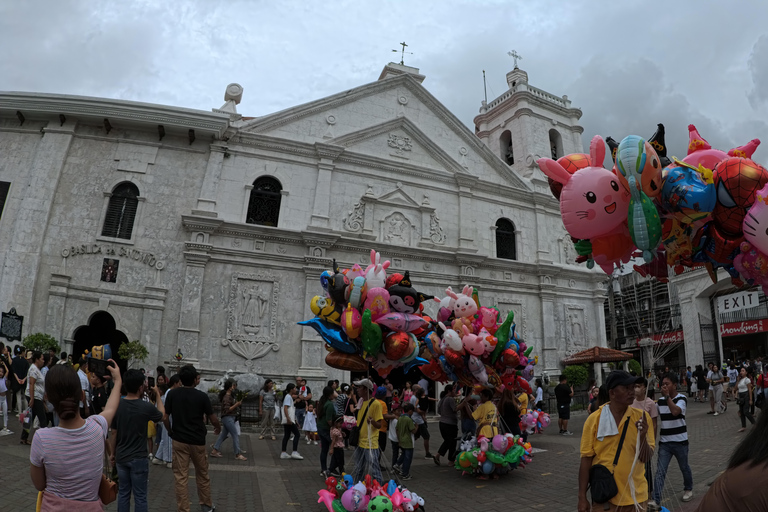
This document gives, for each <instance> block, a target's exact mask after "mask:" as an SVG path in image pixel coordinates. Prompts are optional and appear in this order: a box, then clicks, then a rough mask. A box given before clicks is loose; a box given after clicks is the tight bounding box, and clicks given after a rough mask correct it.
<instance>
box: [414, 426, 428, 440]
mask: <svg viewBox="0 0 768 512" xmlns="http://www.w3.org/2000/svg"><path fill="white" fill-rule="evenodd" d="M415 437H416V438H417V439H418V438H419V437H423V438H424V439H427V440H428V439H429V428H427V424H426V423H421V424H419V430H417V431H416V436H415Z"/></svg>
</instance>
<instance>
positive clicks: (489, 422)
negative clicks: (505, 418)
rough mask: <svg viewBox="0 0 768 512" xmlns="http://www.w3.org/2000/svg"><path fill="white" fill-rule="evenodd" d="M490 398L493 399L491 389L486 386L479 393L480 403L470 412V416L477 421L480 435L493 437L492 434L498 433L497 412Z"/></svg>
mask: <svg viewBox="0 0 768 512" xmlns="http://www.w3.org/2000/svg"><path fill="white" fill-rule="evenodd" d="M491 400H493V391H491V390H490V389H487V388H486V389H483V391H482V392H481V393H480V405H478V406H477V409H475V410H474V412H473V413H472V417H473V418H474V419H475V421H477V427H478V428H479V429H480V435H481V436H485V437H487V438H488V439H493V436H495V435H496V434H498V433H499V429H498V428H497V427H498V418H499V413H498V411H497V410H496V406H495V405H494V404H493V402H492V401H491Z"/></svg>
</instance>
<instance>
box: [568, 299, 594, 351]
mask: <svg viewBox="0 0 768 512" xmlns="http://www.w3.org/2000/svg"><path fill="white" fill-rule="evenodd" d="M565 320H566V322H565V326H566V331H565V339H566V341H567V346H566V352H567V353H568V354H573V353H575V352H579V351H581V350H584V349H585V348H586V347H587V333H588V332H591V331H590V329H589V325H588V320H587V316H586V314H585V312H584V306H581V305H578V304H566V305H565Z"/></svg>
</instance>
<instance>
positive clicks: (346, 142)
mask: <svg viewBox="0 0 768 512" xmlns="http://www.w3.org/2000/svg"><path fill="white" fill-rule="evenodd" d="M328 142H329V143H330V144H334V145H337V146H341V147H345V148H347V151H346V152H347V153H359V154H364V155H368V156H372V157H377V158H382V159H386V160H389V161H394V162H398V163H403V164H408V165H413V166H416V167H426V168H430V169H435V170H443V171H446V172H449V173H466V172H467V169H465V168H464V167H463V166H462V165H461V164H460V163H459V162H457V161H456V160H454V159H452V158H451V157H450V156H448V155H447V154H446V153H445V151H443V150H442V149H441V148H440V146H438V145H437V144H435V142H433V141H432V140H430V139H429V137H427V136H426V135H425V134H424V133H423V132H422V131H421V130H420V129H419V128H418V127H417V126H416V125H415V124H414V123H413V122H412V121H411V120H409V119H408V118H406V117H399V118H396V119H393V120H391V121H387V122H384V123H381V124H377V125H374V126H370V127H368V128H365V129H362V130H359V131H356V132H353V133H349V134H346V135H344V136H342V137H338V138H335V139H332V140H330V141H328Z"/></svg>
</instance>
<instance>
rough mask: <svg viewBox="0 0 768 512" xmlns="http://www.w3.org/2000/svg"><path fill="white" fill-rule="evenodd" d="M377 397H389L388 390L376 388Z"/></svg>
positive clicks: (380, 387)
mask: <svg viewBox="0 0 768 512" xmlns="http://www.w3.org/2000/svg"><path fill="white" fill-rule="evenodd" d="M375 396H376V398H384V397H385V396H387V388H385V387H384V386H379V387H378V388H376V395H375Z"/></svg>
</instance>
